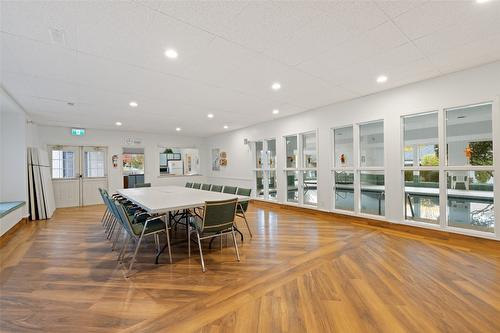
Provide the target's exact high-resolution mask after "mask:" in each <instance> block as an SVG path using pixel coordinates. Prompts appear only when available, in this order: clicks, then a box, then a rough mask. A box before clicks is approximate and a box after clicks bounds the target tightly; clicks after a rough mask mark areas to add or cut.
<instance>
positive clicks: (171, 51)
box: [165, 49, 179, 59]
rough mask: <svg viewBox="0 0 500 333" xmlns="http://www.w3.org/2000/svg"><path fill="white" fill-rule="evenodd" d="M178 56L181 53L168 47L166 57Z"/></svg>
mask: <svg viewBox="0 0 500 333" xmlns="http://www.w3.org/2000/svg"><path fill="white" fill-rule="evenodd" d="M178 56H179V54H178V53H177V51H176V50H174V49H168V50H166V51H165V57H167V58H169V59H177V57H178Z"/></svg>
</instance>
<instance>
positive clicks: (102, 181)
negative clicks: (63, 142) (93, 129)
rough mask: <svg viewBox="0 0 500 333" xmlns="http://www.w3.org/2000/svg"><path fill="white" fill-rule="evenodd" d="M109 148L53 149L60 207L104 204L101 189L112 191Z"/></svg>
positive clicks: (54, 176)
mask: <svg viewBox="0 0 500 333" xmlns="http://www.w3.org/2000/svg"><path fill="white" fill-rule="evenodd" d="M106 156H107V148H105V147H93V146H49V160H50V167H51V176H52V184H53V187H54V198H55V202H56V207H57V208H62V207H76V206H87V205H96V204H101V203H102V199H101V197H100V195H99V191H98V188H104V189H107V188H108V176H107V167H106Z"/></svg>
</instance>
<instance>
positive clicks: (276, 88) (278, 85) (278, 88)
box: [271, 82, 281, 90]
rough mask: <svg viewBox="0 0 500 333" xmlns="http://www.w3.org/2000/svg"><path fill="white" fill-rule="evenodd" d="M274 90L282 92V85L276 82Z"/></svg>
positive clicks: (273, 86)
mask: <svg viewBox="0 0 500 333" xmlns="http://www.w3.org/2000/svg"><path fill="white" fill-rule="evenodd" d="M271 88H273V90H280V89H281V83H279V82H274V83H273V85H272V86H271Z"/></svg>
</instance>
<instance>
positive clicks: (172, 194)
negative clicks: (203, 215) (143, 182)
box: [117, 186, 250, 214]
mask: <svg viewBox="0 0 500 333" xmlns="http://www.w3.org/2000/svg"><path fill="white" fill-rule="evenodd" d="M117 192H118V193H119V194H120V195H122V196H124V197H125V198H127V199H128V200H130V201H132V202H133V203H135V204H136V205H138V206H140V207H141V208H143V209H144V210H146V211H147V212H149V213H154V214H158V213H166V212H169V211H175V210H182V209H188V208H194V207H201V206H203V205H205V201H217V200H229V199H234V198H238V201H248V200H250V197H247V196H241V195H235V194H227V193H219V192H211V191H204V190H196V189H192V188H187V187H182V186H153V187H140V188H127V189H120V190H117Z"/></svg>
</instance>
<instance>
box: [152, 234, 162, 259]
mask: <svg viewBox="0 0 500 333" xmlns="http://www.w3.org/2000/svg"><path fill="white" fill-rule="evenodd" d="M153 237H154V239H155V247H156V253H157V254H158V253H160V239H159V238H158V234H157V233H156V234H153Z"/></svg>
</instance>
